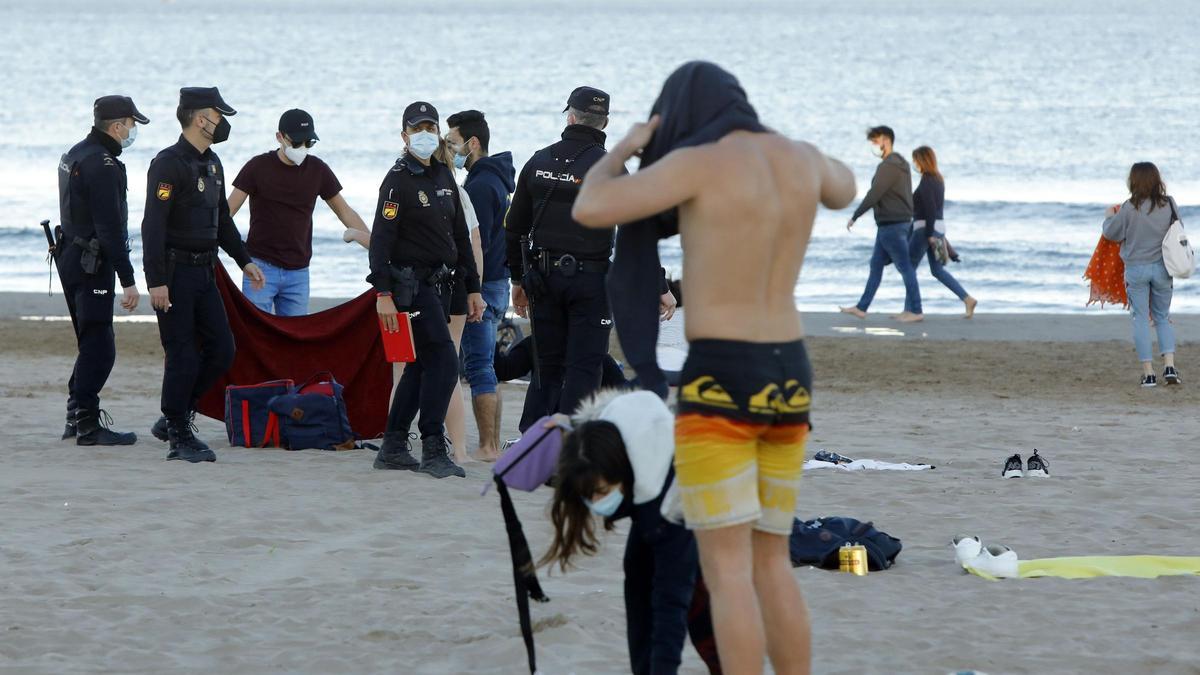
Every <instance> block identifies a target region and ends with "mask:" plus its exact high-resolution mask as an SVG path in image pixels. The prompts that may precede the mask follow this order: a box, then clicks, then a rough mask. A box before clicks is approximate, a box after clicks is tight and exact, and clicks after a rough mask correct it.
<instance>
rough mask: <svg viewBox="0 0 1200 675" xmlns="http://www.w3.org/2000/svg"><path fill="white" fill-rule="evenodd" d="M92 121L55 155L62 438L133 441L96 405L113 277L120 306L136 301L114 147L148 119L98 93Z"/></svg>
mask: <svg viewBox="0 0 1200 675" xmlns="http://www.w3.org/2000/svg"><path fill="white" fill-rule="evenodd" d="M92 113H93V115H92V116H93V125H92V130H91V131H90V132H89V133H88V135H87V138H85V139H83V140H82V141H80V142H79V143H77V144H75V146H74V147H72V148H71V149H70V150H69V151H67V153H66V154H65V155H63V156H62V159H61V160H60V161H59V163H58V171H59V176H58V203H59V208H60V212H59V217H60V219H61V221H62V229H63V240H62V241H61V242H60V243H59V244H58V246H56V247H55V251H54V262H55V263H56V264H57V266H58V278H59V279H60V280H62V287H63V296H64V297H65V298H66V299H67V311H68V312H69V313H70V315H71V325H72V326H73V327H74V329H75V340H76V344H77V345H78V347H79V356H78V358H76V359H75V367H74V369H72V371H71V379H70V380H69V381H68V382H67V425H66V429H64V431H63V440H67V439H72V438H73V439H75V444H76V445H132V444H133V443H135V442H137V434H134V433H123V432H118V431H112V430H111V429H109V428H108V414H107V413H105V412H104V411H103V410H101V409H100V390H101V389H103V388H104V384H105V383H106V382H108V376H109V374H111V373H112V368H113V364H114V363H115V362H116V358H117V345H116V340H115V338H114V336H113V300H115V298H116V294H115V291H116V284H115V281H116V279H120V281H121V288H122V297H121V307H123V308H125V310H126V311H129V312H132V311H133V310H135V309H137V306H138V289H137V281H136V280H135V279H134V277H133V265H132V264H130V262H129V203H128V201H127V199H126V192H127V191H128V185H129V181H128V179H127V178H126V175H125V165H124V164H123V163H122V162H121V160H120V159H117V158H118V157H120V156H121V150H122V149H124V148H128V147H129V146H130V145H133V141H134V139H135V138H137V128H138V125H139V124H148V123H149V122H150V120H149V119H148V118H147V117H146V116H145V115H143V114H142V113H140V112H138V109H137V107H136V106H134V105H133V99H131V98H129V97H128V96H102V97H100V98H98V99H96V101H95V103H94V104H92Z"/></svg>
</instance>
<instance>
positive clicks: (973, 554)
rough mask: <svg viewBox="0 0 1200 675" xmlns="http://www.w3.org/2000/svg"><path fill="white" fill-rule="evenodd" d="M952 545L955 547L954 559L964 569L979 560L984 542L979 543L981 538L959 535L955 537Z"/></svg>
mask: <svg viewBox="0 0 1200 675" xmlns="http://www.w3.org/2000/svg"><path fill="white" fill-rule="evenodd" d="M951 544H952V545H953V546H954V559H955V560H957V561H958V564H959V565H961V566H963V567H966V566H967V563H969V562H971V561H973V560H975V559H976V558H978V557H979V553H980V552H981V551H983V542H981V541H979V537H968V536H967V535H965V534H959V535H956V536H955V537H954V540H953V541H952V542H951Z"/></svg>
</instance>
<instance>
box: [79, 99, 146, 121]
mask: <svg viewBox="0 0 1200 675" xmlns="http://www.w3.org/2000/svg"><path fill="white" fill-rule="evenodd" d="M92 113H93V114H94V115H95V117H96V121H97V122H100V121H101V120H123V119H125V118H126V117H132V118H133V121H134V122H137V123H138V124H149V123H150V118H149V117H146V116H145V115H143V114H142V113H141V112H139V111H138V109H137V106H135V105H134V104H133V99H131V98H129V97H128V96H118V95H115V94H114V95H112V96H101V97H100V98H98V99H96V102H95V103H93V104H92Z"/></svg>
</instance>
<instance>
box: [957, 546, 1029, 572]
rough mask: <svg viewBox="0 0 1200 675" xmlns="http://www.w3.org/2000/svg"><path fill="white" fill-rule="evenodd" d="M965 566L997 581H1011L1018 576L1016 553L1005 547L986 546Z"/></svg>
mask: <svg viewBox="0 0 1200 675" xmlns="http://www.w3.org/2000/svg"><path fill="white" fill-rule="evenodd" d="M966 566H967V567H970V568H972V569H976V570H979V571H980V572H983V573H984V574H987V575H989V576H993V577H996V578H997V579H1012V578H1015V577H1017V576H1019V572H1018V571H1017V553H1016V551H1013V550H1012V549H1011V548H1009V547H1007V546H997V545H992V546H988V547H986V548H984V549H983V550H982V551H980V552H979V556H978V557H976V558H975V559H974V560H972V561H970V562H968V563H967V565H966Z"/></svg>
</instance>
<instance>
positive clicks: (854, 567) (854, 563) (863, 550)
mask: <svg viewBox="0 0 1200 675" xmlns="http://www.w3.org/2000/svg"><path fill="white" fill-rule="evenodd" d="M838 570H840V571H842V572H848V573H850V574H854V575H856V576H860V577H862V576H866V575H867V547H866V546H863V545H862V544H846V545H845V546H842V547H841V548H840V549H838Z"/></svg>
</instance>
